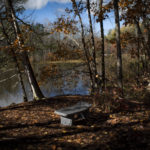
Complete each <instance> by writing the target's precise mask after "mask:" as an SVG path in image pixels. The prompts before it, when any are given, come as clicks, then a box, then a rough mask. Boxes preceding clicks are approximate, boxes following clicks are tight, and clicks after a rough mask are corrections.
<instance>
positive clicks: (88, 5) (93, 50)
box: [87, 0, 97, 80]
mask: <svg viewBox="0 0 150 150" xmlns="http://www.w3.org/2000/svg"><path fill="white" fill-rule="evenodd" d="M90 9H91V7H90V1H89V0H87V10H88V18H89V24H90V34H91V40H92V54H93V61H92V62H93V70H94V76H95V80H96V75H97V68H96V50H95V41H94V33H93V26H92V19H91V10H90Z"/></svg>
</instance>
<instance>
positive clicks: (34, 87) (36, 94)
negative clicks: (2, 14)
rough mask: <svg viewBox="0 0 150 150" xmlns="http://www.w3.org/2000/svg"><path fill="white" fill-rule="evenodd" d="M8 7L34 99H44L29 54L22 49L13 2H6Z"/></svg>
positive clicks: (7, 0)
mask: <svg viewBox="0 0 150 150" xmlns="http://www.w3.org/2000/svg"><path fill="white" fill-rule="evenodd" d="M6 5H7V6H8V11H9V13H10V16H11V19H12V24H13V28H14V31H15V36H16V39H17V40H18V46H19V49H20V50H21V51H23V52H21V55H22V59H23V62H24V66H25V69H26V71H27V74H28V78H29V81H30V85H31V88H32V91H33V98H34V99H35V100H38V99H42V98H44V95H43V94H42V92H41V90H40V88H39V85H38V83H37V81H36V78H35V75H34V72H33V69H32V66H31V64H30V61H29V57H28V54H27V52H26V51H24V50H23V49H22V45H24V41H23V39H22V38H21V37H20V35H21V32H20V28H19V26H18V23H17V21H16V17H15V12H14V9H13V6H12V0H6Z"/></svg>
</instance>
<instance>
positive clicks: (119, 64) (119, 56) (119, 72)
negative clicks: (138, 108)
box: [113, 0, 123, 96]
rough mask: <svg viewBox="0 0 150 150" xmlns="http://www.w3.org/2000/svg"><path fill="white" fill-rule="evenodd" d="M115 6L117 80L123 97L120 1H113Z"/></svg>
mask: <svg viewBox="0 0 150 150" xmlns="http://www.w3.org/2000/svg"><path fill="white" fill-rule="evenodd" d="M113 5H114V14H115V24H116V25H115V30H116V44H117V78H118V86H119V88H120V89H121V92H122V96H123V75H122V54H121V45H120V22H119V8H118V0H113Z"/></svg>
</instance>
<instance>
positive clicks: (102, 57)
mask: <svg viewBox="0 0 150 150" xmlns="http://www.w3.org/2000/svg"><path fill="white" fill-rule="evenodd" d="M102 7H103V0H100V1H99V8H100V16H99V17H100V18H99V19H100V29H101V70H102V90H103V91H104V90H105V55H104V54H105V45H104V27H103V10H102Z"/></svg>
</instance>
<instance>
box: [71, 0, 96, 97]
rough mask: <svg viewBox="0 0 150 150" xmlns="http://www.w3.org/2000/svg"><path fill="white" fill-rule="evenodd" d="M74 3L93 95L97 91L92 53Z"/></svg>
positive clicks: (73, 0)
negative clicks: (87, 45)
mask: <svg viewBox="0 0 150 150" xmlns="http://www.w3.org/2000/svg"><path fill="white" fill-rule="evenodd" d="M72 3H73V8H74V12H75V14H76V15H77V16H78V17H79V22H80V26H81V38H82V44H83V49H84V53H85V57H86V61H87V67H88V70H89V74H90V80H91V83H92V92H91V94H93V93H94V90H95V77H94V76H93V70H92V65H91V60H90V52H89V51H88V49H87V48H86V42H85V34H84V27H83V22H82V19H81V16H80V13H79V10H78V7H77V4H76V2H75V0H72Z"/></svg>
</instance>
